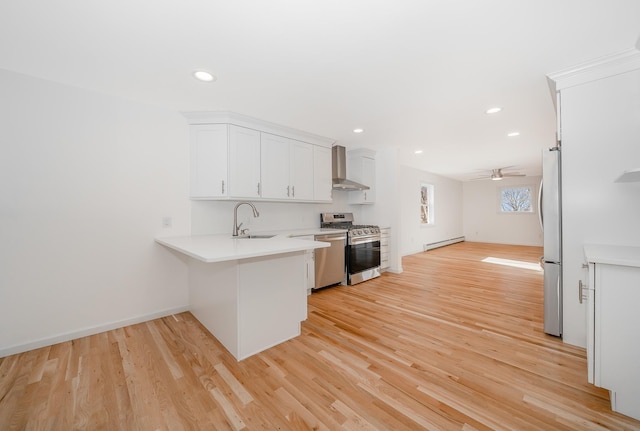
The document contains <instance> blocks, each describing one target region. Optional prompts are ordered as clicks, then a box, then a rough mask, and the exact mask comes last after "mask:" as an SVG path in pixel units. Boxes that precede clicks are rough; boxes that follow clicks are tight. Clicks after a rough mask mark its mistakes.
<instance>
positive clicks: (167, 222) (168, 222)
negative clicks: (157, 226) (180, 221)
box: [162, 217, 173, 228]
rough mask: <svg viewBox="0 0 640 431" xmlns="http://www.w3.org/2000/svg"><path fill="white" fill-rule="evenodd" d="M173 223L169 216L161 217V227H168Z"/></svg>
mask: <svg viewBox="0 0 640 431" xmlns="http://www.w3.org/2000/svg"><path fill="white" fill-rule="evenodd" d="M172 224H173V219H172V218H171V217H162V227H163V228H169V227H171V225H172Z"/></svg>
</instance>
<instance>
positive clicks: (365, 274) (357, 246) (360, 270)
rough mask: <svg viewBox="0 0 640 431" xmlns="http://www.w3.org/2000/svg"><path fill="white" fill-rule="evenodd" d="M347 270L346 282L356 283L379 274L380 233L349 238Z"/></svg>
mask: <svg viewBox="0 0 640 431" xmlns="http://www.w3.org/2000/svg"><path fill="white" fill-rule="evenodd" d="M347 271H348V276H347V284H357V283H360V282H363V281H366V280H369V279H371V278H374V277H378V276H379V275H380V235H373V236H367V237H360V238H350V240H349V246H348V253H347Z"/></svg>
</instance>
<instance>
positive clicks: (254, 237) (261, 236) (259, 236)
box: [236, 235, 275, 239]
mask: <svg viewBox="0 0 640 431" xmlns="http://www.w3.org/2000/svg"><path fill="white" fill-rule="evenodd" d="M274 236H275V235H246V236H238V237H236V238H237V239H268V238H273V237H274Z"/></svg>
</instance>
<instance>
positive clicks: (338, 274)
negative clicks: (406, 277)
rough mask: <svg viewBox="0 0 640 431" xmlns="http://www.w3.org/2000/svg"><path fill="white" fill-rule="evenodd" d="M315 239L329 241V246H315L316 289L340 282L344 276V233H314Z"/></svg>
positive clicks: (345, 238)
mask: <svg viewBox="0 0 640 431" xmlns="http://www.w3.org/2000/svg"><path fill="white" fill-rule="evenodd" d="M316 241H322V242H328V243H331V246H330V247H326V248H316V250H315V262H316V284H315V287H316V289H318V288H321V287H326V286H331V285H332V284H337V283H342V282H343V281H345V278H346V260H345V255H344V252H345V247H346V241H347V234H346V233H329V234H322V235H316Z"/></svg>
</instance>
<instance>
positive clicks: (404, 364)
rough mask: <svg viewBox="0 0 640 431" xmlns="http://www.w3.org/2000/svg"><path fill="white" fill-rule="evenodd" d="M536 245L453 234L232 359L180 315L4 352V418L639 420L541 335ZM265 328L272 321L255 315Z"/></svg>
mask: <svg viewBox="0 0 640 431" xmlns="http://www.w3.org/2000/svg"><path fill="white" fill-rule="evenodd" d="M540 255H541V249H540V248H538V247H519V246H498V245H489V244H481V243H460V244H455V245H452V246H448V247H444V248H441V249H437V250H432V251H429V252H426V253H420V254H417V255H413V256H409V257H406V258H404V260H403V266H404V272H403V273H402V274H389V273H387V274H384V275H383V276H382V277H380V278H377V279H375V280H371V281H369V282H366V283H363V284H360V285H356V286H339V287H333V288H328V289H324V290H321V291H319V292H316V293H314V294H313V295H311V296H310V297H309V317H308V320H307V321H306V322H304V323H303V327H302V335H301V336H300V337H297V338H296V339H294V340H291V341H288V342H286V343H283V344H281V345H279V346H276V347H274V348H271V349H269V350H267V351H265V352H263V353H261V354H258V355H255V356H253V357H251V358H249V359H246V360H244V361H242V362H236V361H235V359H234V358H233V357H232V356H231V355H230V354H229V353H228V352H226V351H225V350H224V348H223V347H222V346H221V345H220V344H219V343H218V342H217V341H216V340H215V339H214V338H213V337H212V336H211V335H210V334H209V333H208V332H207V331H206V330H204V328H203V327H202V326H201V325H200V324H199V323H198V322H197V321H196V320H195V319H194V318H193V316H192V315H191V314H189V313H183V314H179V315H176V316H170V317H166V318H163V319H158V320H154V321H151V322H147V323H143V324H139V325H134V326H130V327H126V328H123V329H118V330H114V331H109V332H106V333H103V334H99V335H94V336H91V337H86V338H82V339H78V340H75V341H72V342H67V343H61V344H58V345H55V346H51V347H47V348H42V349H38V350H33V351H30V352H26V353H22V354H19V355H14V356H9V357H6V358H2V359H0V429H1V430H24V429H34V430H49V429H52V430H71V429H86V430H102V429H109V430H117V429H122V430H157V429H162V430H181V429H203V430H223V429H235V430H240V429H247V430H258V429H260V430H274V429H281V430H289V429H296V430H298V429H299V430H307V429H329V430H338V429H357V430H362V429H379V430H386V429H388V430H417V429H432V430H456V429H461V430H474V429H476V430H488V429H496V430H529V429H538V430H603V429H615V430H622V429H625V430H632V429H634V430H640V421H634V420H632V419H630V418H627V417H625V416H622V415H619V414H616V413H613V412H611V410H610V409H609V400H608V394H607V392H606V391H604V390H602V389H598V388H595V387H593V386H592V385H589V384H588V383H587V379H586V359H585V351H584V349H580V348H576V347H572V346H568V345H564V344H562V342H561V341H560V340H558V339H556V338H554V337H551V336H548V335H545V334H544V333H543V332H542V273H541V272H539V271H536V270H532V269H522V268H515V267H511V266H505V265H500V264H495V263H486V262H482V259H485V258H486V257H495V258H502V259H509V260H513V261H524V262H530V263H536V262H537V260H538V257H539V256H540ZM265 324H268V322H265Z"/></svg>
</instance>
